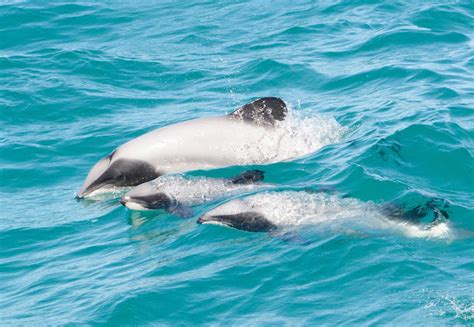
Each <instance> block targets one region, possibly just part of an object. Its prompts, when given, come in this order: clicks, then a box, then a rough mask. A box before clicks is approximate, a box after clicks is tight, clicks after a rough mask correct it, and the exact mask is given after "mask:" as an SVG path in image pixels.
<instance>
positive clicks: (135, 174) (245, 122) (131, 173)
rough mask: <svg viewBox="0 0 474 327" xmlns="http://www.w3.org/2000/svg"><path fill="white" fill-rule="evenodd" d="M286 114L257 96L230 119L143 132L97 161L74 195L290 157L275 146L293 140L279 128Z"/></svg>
mask: <svg viewBox="0 0 474 327" xmlns="http://www.w3.org/2000/svg"><path fill="white" fill-rule="evenodd" d="M287 111H288V110H287V106H286V104H285V102H283V100H281V99H279V98H275V97H269V98H261V99H258V100H255V101H253V102H251V103H248V104H246V105H244V106H243V107H241V108H239V109H237V110H236V111H234V112H232V113H231V114H229V115H224V116H216V117H207V118H198V119H193V120H188V121H184V122H180V123H177V124H173V125H169V126H165V127H163V128H159V129H156V130H154V131H151V132H149V133H146V134H144V135H142V136H139V137H137V138H135V139H132V140H131V141H129V142H127V143H125V144H123V145H121V146H120V147H118V148H117V149H116V150H115V151H114V152H112V153H111V154H110V155H108V156H107V157H105V158H103V159H101V160H100V161H99V162H97V163H96V164H95V166H94V167H93V168H92V169H91V171H90V172H89V174H88V175H87V177H86V179H85V181H84V184H83V185H82V187H81V189H80V190H79V192H78V193H77V197H79V198H83V197H86V196H90V195H92V194H93V193H94V192H96V191H100V190H104V189H105V190H107V189H113V188H115V187H125V186H136V185H139V184H142V183H144V182H147V181H150V180H153V179H155V178H157V177H159V176H161V175H164V174H169V173H180V172H185V171H191V170H198V169H211V168H219V167H227V166H233V165H245V164H261V163H269V162H274V161H279V160H281V159H290V157H291V156H288V158H279V157H278V151H279V147H280V145H281V144H286V145H288V144H289V143H290V144H291V142H292V140H291V135H288V134H289V133H288V132H287V131H285V130H284V129H283V128H279V122H282V121H284V120H285V118H286V117H287ZM285 142H286V143H285Z"/></svg>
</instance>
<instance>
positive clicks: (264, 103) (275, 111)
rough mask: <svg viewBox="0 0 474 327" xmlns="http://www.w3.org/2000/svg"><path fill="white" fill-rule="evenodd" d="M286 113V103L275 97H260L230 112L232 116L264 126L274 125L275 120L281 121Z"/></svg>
mask: <svg viewBox="0 0 474 327" xmlns="http://www.w3.org/2000/svg"><path fill="white" fill-rule="evenodd" d="M287 113H288V108H287V107H286V103H285V102H284V101H283V100H282V99H280V98H275V97H268V98H261V99H258V100H255V101H252V102H250V103H247V104H246V105H244V106H243V107H241V108H239V109H237V110H236V111H234V112H233V113H231V114H230V116H231V117H232V118H235V119H242V120H244V121H246V122H251V123H255V124H258V125H264V126H275V123H276V122H277V121H283V120H285V118H286V115H287Z"/></svg>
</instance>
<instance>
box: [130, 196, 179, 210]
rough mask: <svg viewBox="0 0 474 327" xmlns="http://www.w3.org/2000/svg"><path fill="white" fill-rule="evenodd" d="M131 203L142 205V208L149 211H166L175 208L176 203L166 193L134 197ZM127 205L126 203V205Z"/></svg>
mask: <svg viewBox="0 0 474 327" xmlns="http://www.w3.org/2000/svg"><path fill="white" fill-rule="evenodd" d="M130 201H132V202H135V203H138V204H140V205H141V206H142V207H144V208H147V209H164V210H169V209H170V208H172V207H173V206H175V201H173V200H172V199H171V198H170V197H169V196H167V195H166V194H164V193H156V194H151V195H146V196H140V197H132V198H131V199H130ZM124 204H125V203H124Z"/></svg>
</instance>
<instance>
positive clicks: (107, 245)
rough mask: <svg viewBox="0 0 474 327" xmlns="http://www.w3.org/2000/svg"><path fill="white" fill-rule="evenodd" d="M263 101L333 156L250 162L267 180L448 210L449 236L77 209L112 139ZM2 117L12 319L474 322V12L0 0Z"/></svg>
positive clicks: (4, 240)
mask: <svg viewBox="0 0 474 327" xmlns="http://www.w3.org/2000/svg"><path fill="white" fill-rule="evenodd" d="M262 96H278V97H281V98H283V99H285V101H287V103H288V104H289V105H290V106H291V108H292V112H293V113H294V114H295V115H296V116H298V117H299V119H300V120H299V125H297V127H296V130H298V131H304V132H305V133H306V134H304V135H306V136H307V137H308V138H309V139H310V141H309V142H310V144H313V143H311V138H317V140H320V141H321V142H322V143H321V144H320V145H321V146H322V147H319V146H318V147H317V149H316V148H312V149H309V148H308V149H307V151H303V152H304V153H302V155H301V156H299V157H298V158H295V159H293V160H288V161H285V162H277V163H273V164H268V165H256V166H252V167H251V168H254V169H262V170H265V172H266V181H267V182H269V183H274V184H277V185H281V186H282V187H284V188H291V189H293V190H301V189H304V188H308V187H309V188H318V187H324V188H328V189H331V190H336V191H337V192H340V193H343V194H348V195H349V196H350V197H351V198H353V199H355V200H354V201H357V203H367V204H368V205H381V204H386V203H390V204H393V205H398V206H402V205H404V206H406V207H407V208H408V207H413V206H416V205H424V204H425V203H426V202H427V201H430V200H431V199H435V201H437V202H438V203H443V205H444V206H445V208H444V209H443V210H446V211H447V212H448V213H449V219H448V222H447V224H448V227H449V231H450V237H448V238H445V237H429V236H427V237H412V236H410V235H406V234H403V233H397V232H392V231H382V232H381V231H377V232H374V231H373V230H372V228H371V225H370V224H365V225H364V226H363V227H361V229H359V230H358V231H357V232H355V233H354V232H350V233H349V232H347V231H348V230H347V229H342V228H332V227H333V225H331V223H328V224H326V225H324V226H322V225H318V226H313V228H304V230H300V231H297V232H299V233H301V234H302V235H303V237H304V238H305V239H307V240H309V242H307V243H305V244H299V243H298V242H291V241H285V240H282V239H279V238H278V237H272V236H271V235H269V234H266V233H249V232H243V231H238V230H233V229H228V228H223V227H220V226H208V225H198V224H196V219H197V217H198V216H199V215H200V214H203V213H205V212H206V211H208V210H210V209H212V208H214V207H215V206H216V203H213V204H205V205H202V206H198V207H197V208H196V209H195V210H196V211H195V216H194V217H193V218H190V219H181V218H178V217H175V216H172V215H170V214H166V213H164V212H152V213H136V212H135V213H133V212H131V211H129V210H127V209H126V208H124V207H123V206H121V205H120V204H119V203H118V202H117V200H113V199H109V200H103V201H95V202H91V201H89V202H87V201H76V200H75V198H74V196H75V192H77V191H78V189H79V187H80V185H81V183H82V181H83V180H84V178H85V176H86V174H87V172H88V171H89V169H90V168H91V167H92V165H93V164H94V163H95V162H96V161H97V160H99V159H100V158H101V157H103V156H105V155H106V154H108V153H110V152H111V151H112V150H113V149H114V148H115V147H117V146H118V145H120V144H122V143H124V142H126V141H127V140H129V139H131V138H133V137H136V136H138V135H141V134H143V133H145V132H147V131H151V130H153V129H155V128H158V127H161V126H165V125H168V124H171V123H175V122H179V121H183V120H187V119H191V118H195V117H203V116H210V115H219V114H224V113H228V112H231V111H232V110H234V109H235V108H237V107H239V106H241V105H243V104H245V103H247V102H249V101H251V100H252V99H255V98H257V97H262ZM0 110H1V120H0V122H1V123H0V124H1V128H0V167H1V171H0V208H1V211H0V212H1V213H0V280H1V282H0V321H1V324H2V325H35V326H36V325H64V324H71V325H76V324H87V325H201V324H209V325H292V326H293V325H317V324H324V325H340V324H346V325H369V324H384V325H385V324H386V325H425V324H427V325H472V324H474V256H473V254H474V252H473V249H474V196H473V193H474V168H473V166H474V161H473V156H474V141H473V138H474V114H473V113H474V5H473V3H472V1H454V0H453V1H432V2H428V1H419V2H417V1H368V0H366V1H319V2H313V1H298V2H297V3H296V2H293V1H285V0H281V1H280V0H278V1H235V2H234V1H182V2H175V1H150V2H146V1H104V2H100V3H93V2H87V1H78V2H74V1H72V2H65V1H52V2H45V1H44V2H43V1H41V2H40V1H8V0H0ZM328 135H333V136H334V135H336V136H337V138H327V136H328ZM305 140H308V139H306V138H305ZM303 143H304V142H303ZM304 144H307V143H304ZM299 146H301V144H296V145H295V147H299ZM243 169H248V167H245V168H243V167H229V168H224V169H219V170H216V171H200V172H193V173H192V174H197V175H204V176H210V177H226V176H232V175H235V174H236V173H239V172H241V171H242V170H243ZM269 205H271V202H270V204H269ZM335 210H336V211H337V207H336V209H335ZM292 214H293V216H294V212H292ZM362 218H363V217H362ZM368 218H370V217H368ZM368 221H370V220H368ZM421 223H423V224H427V223H429V221H423V222H421Z"/></svg>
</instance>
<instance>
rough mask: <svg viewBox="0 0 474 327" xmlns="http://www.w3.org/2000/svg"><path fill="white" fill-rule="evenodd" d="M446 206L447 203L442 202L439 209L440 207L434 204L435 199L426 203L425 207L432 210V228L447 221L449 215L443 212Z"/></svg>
mask: <svg viewBox="0 0 474 327" xmlns="http://www.w3.org/2000/svg"><path fill="white" fill-rule="evenodd" d="M448 206H449V205H448V203H447V202H446V201H443V206H442V207H441V208H440V206H439V205H438V204H437V203H436V199H431V200H430V201H428V202H426V207H427V208H430V209H431V210H433V220H432V221H431V225H432V226H436V225H439V224H441V223H444V222H446V221H448V219H449V214H448V212H447V211H446V210H445V208H448ZM442 208H444V209H442Z"/></svg>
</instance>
